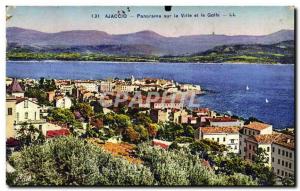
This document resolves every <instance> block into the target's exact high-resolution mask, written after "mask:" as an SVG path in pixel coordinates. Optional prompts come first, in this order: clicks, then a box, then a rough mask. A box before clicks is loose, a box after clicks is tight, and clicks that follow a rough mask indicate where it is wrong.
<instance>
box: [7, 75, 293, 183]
mask: <svg viewBox="0 0 300 191" xmlns="http://www.w3.org/2000/svg"><path fill="white" fill-rule="evenodd" d="M22 83H23V84H24V85H25V87H26V86H33V85H35V84H37V83H38V81H36V80H32V79H23V80H22ZM55 86H56V90H54V91H49V92H47V98H48V101H49V102H50V103H53V106H51V107H57V108H67V109H69V108H71V106H72V99H76V100H77V101H80V102H92V101H96V102H98V103H99V104H100V105H102V106H103V107H105V111H106V112H113V111H114V109H116V107H115V106H114V103H115V102H116V99H117V93H119V92H123V93H127V94H128V95H127V97H126V99H123V101H124V103H125V104H129V102H130V101H132V99H134V93H135V92H142V95H141V98H142V99H141V101H139V102H136V103H135V104H134V105H133V106H134V107H137V108H142V111H141V112H145V113H148V114H149V115H150V116H151V118H152V120H153V121H154V122H156V123H159V122H162V123H164V122H174V123H177V124H187V125H191V126H193V127H194V129H196V131H195V139H196V140H200V139H210V140H213V141H216V142H218V143H219V144H223V145H226V146H227V147H228V148H229V152H232V153H235V154H237V155H239V156H241V157H242V158H244V159H245V160H249V161H253V160H255V156H256V153H257V150H258V149H259V148H262V149H264V150H265V151H266V154H267V156H266V157H267V161H268V162H267V164H266V165H269V166H270V167H272V169H273V171H274V173H275V174H276V175H277V176H278V177H287V176H293V175H294V170H295V141H294V137H293V136H290V135H286V134H283V133H279V132H276V131H273V128H272V125H269V124H265V123H261V122H251V123H249V124H244V121H242V120H240V119H238V118H232V117H231V116H229V115H220V114H217V113H216V112H214V111H212V110H210V109H208V108H194V109H192V108H187V107H185V105H184V103H183V102H182V100H181V98H177V97H175V99H173V97H172V96H173V95H178V93H179V94H180V93H187V94H192V93H195V94H200V93H201V88H200V86H197V85H191V84H179V83H177V82H173V81H170V80H163V79H149V78H145V79H139V80H138V79H134V77H131V78H130V79H125V80H120V79H108V80H55ZM147 92H157V93H158V95H159V97H158V98H157V97H156V99H152V97H150V99H149V96H148V97H147V96H145V95H144V93H147ZM165 92H167V94H166V95H167V97H166V98H164V97H163V96H162V94H163V93H165ZM119 98H120V97H119ZM107 105H108V106H109V107H106V106H107ZM6 107H7V115H6V119H7V138H15V137H17V136H18V135H16V131H17V129H18V128H20V126H21V125H22V124H24V122H26V123H29V124H32V125H34V126H35V127H36V128H38V129H40V130H41V131H42V132H43V134H44V135H45V136H46V137H49V138H51V137H55V136H59V135H66V134H68V133H69V132H68V127H67V126H66V124H57V123H56V124H55V123H52V122H49V121H46V120H45V119H46V117H47V115H48V113H47V111H48V109H49V108H51V107H50V106H48V107H46V106H40V105H39V104H38V103H37V100H36V99H35V98H27V97H24V90H23V88H22V87H21V85H20V84H19V82H18V80H17V79H7V97H6ZM157 144H163V143H161V142H158V143H157Z"/></svg>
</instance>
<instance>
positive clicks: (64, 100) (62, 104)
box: [55, 96, 72, 109]
mask: <svg viewBox="0 0 300 191" xmlns="http://www.w3.org/2000/svg"><path fill="white" fill-rule="evenodd" d="M71 106H72V100H71V99H70V98H69V97H68V96H65V97H58V98H57V99H55V107H58V108H64V109H70V108H71Z"/></svg>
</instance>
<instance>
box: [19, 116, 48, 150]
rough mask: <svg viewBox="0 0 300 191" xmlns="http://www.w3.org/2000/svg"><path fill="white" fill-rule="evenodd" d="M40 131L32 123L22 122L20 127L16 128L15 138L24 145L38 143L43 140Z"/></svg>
mask: <svg viewBox="0 0 300 191" xmlns="http://www.w3.org/2000/svg"><path fill="white" fill-rule="evenodd" d="M41 134H42V133H41V132H40V131H39V129H37V128H35V127H34V126H33V125H32V124H28V123H26V122H25V123H23V124H22V125H21V127H20V128H19V129H18V130H17V135H18V137H17V139H18V140H19V141H20V142H21V144H22V145H24V146H29V145H31V144H35V143H40V142H42V141H43V137H42V135H41Z"/></svg>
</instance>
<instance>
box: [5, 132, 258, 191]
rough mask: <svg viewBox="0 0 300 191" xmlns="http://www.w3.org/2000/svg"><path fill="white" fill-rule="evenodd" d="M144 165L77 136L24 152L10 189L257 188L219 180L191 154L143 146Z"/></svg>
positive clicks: (241, 179)
mask: <svg viewBox="0 0 300 191" xmlns="http://www.w3.org/2000/svg"><path fill="white" fill-rule="evenodd" d="M137 156H139V157H140V158H141V159H142V160H143V161H144V163H143V164H132V163H130V162H128V161H127V160H125V159H123V158H118V157H114V156H112V155H110V154H108V153H106V152H104V151H103V150H102V149H101V148H99V147H97V146H95V145H93V144H90V143H88V142H86V141H84V140H80V139H77V138H74V137H71V136H70V137H65V138H57V139H53V140H51V141H49V142H46V143H45V144H43V145H35V146H30V147H25V148H24V149H23V150H22V151H20V152H19V153H14V154H13V155H12V156H11V157H10V159H9V162H10V163H11V165H12V166H13V167H14V168H15V172H13V173H11V174H9V176H8V180H7V183H8V184H9V185H11V186H33V185H41V186H43V185H45V186H49V185H66V186H68V185H80V186H83V185H93V186H97V185H99V186H100V185H222V186H223V185H224V186H226V185H257V182H256V181H253V180H252V179H251V178H250V177H249V176H245V175H242V174H234V175H231V176H226V175H222V174H218V175H216V174H215V173H214V171H213V170H211V169H209V168H207V167H205V166H203V165H202V163H201V160H200V159H199V158H198V157H197V156H194V155H192V154H190V153H189V152H187V151H184V150H179V151H177V150H174V151H165V150H162V149H158V148H153V147H151V146H149V145H148V144H146V143H144V144H142V145H140V146H139V148H138V151H137Z"/></svg>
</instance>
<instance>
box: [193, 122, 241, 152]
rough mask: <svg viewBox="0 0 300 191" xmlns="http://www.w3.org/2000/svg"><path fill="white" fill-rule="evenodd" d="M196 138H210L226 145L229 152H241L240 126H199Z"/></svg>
mask: <svg viewBox="0 0 300 191" xmlns="http://www.w3.org/2000/svg"><path fill="white" fill-rule="evenodd" d="M195 139H196V140H201V139H209V140H212V141H215V142H218V143H219V144H223V145H226V146H227V147H228V148H229V152H232V153H236V154H237V153H239V127H199V128H198V129H197V130H196V132H195Z"/></svg>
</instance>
